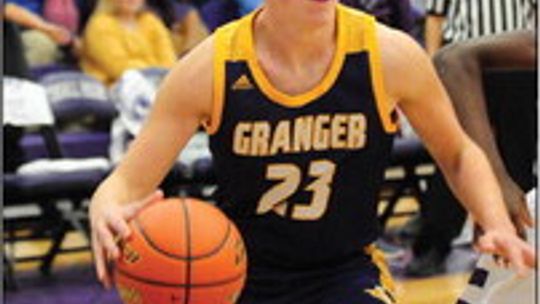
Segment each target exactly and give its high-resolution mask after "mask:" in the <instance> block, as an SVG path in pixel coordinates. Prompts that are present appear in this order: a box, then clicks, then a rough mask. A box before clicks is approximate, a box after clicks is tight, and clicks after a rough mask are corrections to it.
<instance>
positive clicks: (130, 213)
mask: <svg viewBox="0 0 540 304" xmlns="http://www.w3.org/2000/svg"><path fill="white" fill-rule="evenodd" d="M162 199H163V191H161V190H156V191H154V192H152V193H151V194H150V195H148V196H147V197H145V198H143V199H142V200H139V201H137V202H133V203H131V204H129V205H126V206H124V208H123V215H124V218H125V219H128V220H129V219H131V218H133V217H134V216H135V215H136V214H137V212H139V210H141V209H142V208H144V207H145V206H146V205H148V204H151V203H153V202H156V201H160V200H162Z"/></svg>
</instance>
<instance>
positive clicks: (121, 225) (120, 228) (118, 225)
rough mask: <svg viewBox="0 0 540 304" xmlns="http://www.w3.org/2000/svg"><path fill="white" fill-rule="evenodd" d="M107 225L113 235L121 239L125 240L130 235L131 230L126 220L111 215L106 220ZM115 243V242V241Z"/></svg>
mask: <svg viewBox="0 0 540 304" xmlns="http://www.w3.org/2000/svg"><path fill="white" fill-rule="evenodd" d="M107 223H108V224H109V226H110V227H111V229H112V230H114V233H115V235H117V236H119V237H121V238H124V239H125V238H127V237H128V236H129V235H130V234H131V229H130V228H129V225H128V224H127V222H126V220H125V219H124V218H123V217H121V216H116V215H112V216H109V218H108V219H107ZM115 243H116V241H115Z"/></svg>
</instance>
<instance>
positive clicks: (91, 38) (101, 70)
mask: <svg viewBox="0 0 540 304" xmlns="http://www.w3.org/2000/svg"><path fill="white" fill-rule="evenodd" d="M175 58H176V56H175V52H174V46H173V44H172V41H171V37H170V35H169V33H168V31H167V28H166V26H165V24H164V23H163V22H162V21H161V20H160V19H159V18H158V17H157V16H156V15H155V14H153V13H151V12H150V11H148V10H147V9H146V8H145V1H144V0H133V1H122V0H108V1H102V2H101V3H99V5H98V7H97V11H96V12H95V14H93V16H92V17H91V18H90V21H89V22H88V24H87V27H86V30H85V33H84V35H83V52H82V58H81V67H82V68H83V70H84V71H85V72H86V73H88V74H89V75H91V76H94V77H95V78H97V79H98V80H100V81H102V82H103V83H105V84H107V85H110V84H112V83H113V82H115V81H116V80H117V79H118V78H119V77H120V76H121V75H122V74H123V73H124V72H125V71H126V70H129V69H143V68H150V67H163V68H169V67H171V66H172V65H173V63H174V61H175Z"/></svg>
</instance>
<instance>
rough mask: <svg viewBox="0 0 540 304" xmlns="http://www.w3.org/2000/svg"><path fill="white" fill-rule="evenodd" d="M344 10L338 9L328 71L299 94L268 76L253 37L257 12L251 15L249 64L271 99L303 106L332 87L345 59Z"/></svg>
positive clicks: (248, 45) (248, 41)
mask: <svg viewBox="0 0 540 304" xmlns="http://www.w3.org/2000/svg"><path fill="white" fill-rule="evenodd" d="M342 14H343V13H342V11H341V10H340V9H337V12H336V18H337V22H336V24H337V29H336V32H337V34H336V50H335V53H334V56H333V59H332V62H331V64H330V68H329V70H328V72H327V73H326V74H325V75H324V77H323V78H322V80H321V81H320V82H319V84H317V85H316V86H315V87H313V88H312V89H310V90H308V91H307V92H305V93H301V94H298V95H289V94H287V93H284V92H282V91H280V90H279V89H277V88H276V87H274V86H273V85H272V83H271V82H270V80H269V79H268V78H267V77H266V75H265V73H264V71H263V69H262V67H261V66H260V64H259V61H258V60H257V55H256V53H255V39H254V37H253V28H254V19H255V16H256V15H255V14H253V15H251V16H250V19H249V23H250V26H249V31H248V33H247V36H246V43H247V47H248V50H247V51H248V65H249V68H250V70H251V72H252V73H253V77H254V78H255V81H256V82H257V84H258V85H259V88H260V89H261V91H262V92H263V94H265V95H266V96H267V97H268V98H269V99H270V100H272V101H274V102H276V103H279V104H281V105H283V106H286V107H301V106H304V105H306V104H308V103H309V102H311V101H314V100H316V99H317V98H319V97H321V96H322V95H323V94H324V93H326V92H327V91H328V90H330V89H331V88H332V86H333V85H334V83H335V82H336V79H337V78H338V76H339V73H340V72H341V67H342V66H343V62H344V61H345V46H346V45H345V31H346V29H347V28H346V26H344V24H343V22H341V19H342V18H343V17H342V16H341V15H342Z"/></svg>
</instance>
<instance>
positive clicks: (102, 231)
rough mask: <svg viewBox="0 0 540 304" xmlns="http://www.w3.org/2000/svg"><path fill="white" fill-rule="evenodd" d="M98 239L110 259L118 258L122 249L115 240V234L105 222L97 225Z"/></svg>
mask: <svg viewBox="0 0 540 304" xmlns="http://www.w3.org/2000/svg"><path fill="white" fill-rule="evenodd" d="M96 233H97V240H98V242H99V243H100V245H101V246H102V247H103V249H104V250H105V254H106V256H107V258H108V259H116V258H118V257H119V256H120V251H119V249H118V246H117V245H116V242H115V241H114V237H113V234H112V233H111V231H110V230H109V228H108V227H107V225H106V224H105V223H98V225H97V227H96Z"/></svg>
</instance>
